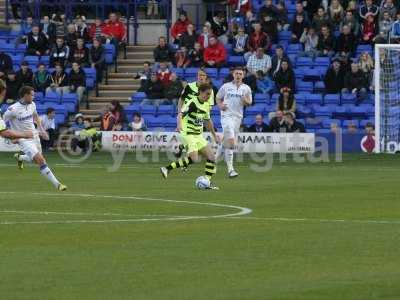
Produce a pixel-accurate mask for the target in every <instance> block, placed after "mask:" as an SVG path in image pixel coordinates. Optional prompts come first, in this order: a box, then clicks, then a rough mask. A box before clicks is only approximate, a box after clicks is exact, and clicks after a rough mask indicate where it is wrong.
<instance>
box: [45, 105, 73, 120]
mask: <svg viewBox="0 0 400 300" xmlns="http://www.w3.org/2000/svg"><path fill="white" fill-rule="evenodd" d="M50 107H51V108H54V110H55V111H56V114H63V115H64V116H65V117H66V116H68V110H67V108H66V107H65V105H63V104H56V103H52V102H50V103H46V102H45V104H44V105H43V109H45V110H47V109H48V108H50Z"/></svg>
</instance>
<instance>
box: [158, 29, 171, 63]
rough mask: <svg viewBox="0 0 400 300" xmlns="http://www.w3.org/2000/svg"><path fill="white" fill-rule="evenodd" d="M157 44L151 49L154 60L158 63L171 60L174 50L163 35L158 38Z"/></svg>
mask: <svg viewBox="0 0 400 300" xmlns="http://www.w3.org/2000/svg"><path fill="white" fill-rule="evenodd" d="M158 41H159V42H158V46H157V47H156V48H155V49H154V50H153V56H154V61H155V62H157V63H159V62H160V61H167V62H169V63H172V62H173V57H174V51H173V50H172V49H171V47H170V46H169V45H168V44H167V40H166V39H165V37H163V36H162V37H160V38H159V39H158Z"/></svg>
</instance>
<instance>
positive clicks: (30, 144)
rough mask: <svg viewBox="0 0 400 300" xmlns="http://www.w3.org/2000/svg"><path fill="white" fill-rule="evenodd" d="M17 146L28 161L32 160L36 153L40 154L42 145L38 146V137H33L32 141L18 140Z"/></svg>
mask: <svg viewBox="0 0 400 300" xmlns="http://www.w3.org/2000/svg"><path fill="white" fill-rule="evenodd" d="M18 144H19V147H20V148H21V151H22V152H24V153H25V154H26V155H28V157H29V159H30V160H33V158H34V157H35V156H36V155H37V154H38V153H42V145H41V144H40V138H39V137H34V138H33V139H20V140H19V142H18Z"/></svg>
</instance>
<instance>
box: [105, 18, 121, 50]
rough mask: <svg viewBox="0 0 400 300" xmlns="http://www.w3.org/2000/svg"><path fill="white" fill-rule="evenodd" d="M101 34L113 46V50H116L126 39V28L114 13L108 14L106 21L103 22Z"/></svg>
mask: <svg viewBox="0 0 400 300" xmlns="http://www.w3.org/2000/svg"><path fill="white" fill-rule="evenodd" d="M103 33H104V35H105V38H106V39H108V40H110V43H111V44H113V45H114V47H115V50H118V48H119V44H120V43H121V42H123V41H124V40H125V38H126V28H125V24H124V23H122V22H121V21H120V20H119V16H118V15H117V14H116V13H110V15H109V18H108V21H107V22H105V25H104V31H103Z"/></svg>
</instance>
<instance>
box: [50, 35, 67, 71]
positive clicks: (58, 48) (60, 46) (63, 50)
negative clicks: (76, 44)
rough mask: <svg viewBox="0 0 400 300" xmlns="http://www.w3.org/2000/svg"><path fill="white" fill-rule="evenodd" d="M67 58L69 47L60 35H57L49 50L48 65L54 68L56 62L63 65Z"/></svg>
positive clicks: (65, 63)
mask: <svg viewBox="0 0 400 300" xmlns="http://www.w3.org/2000/svg"><path fill="white" fill-rule="evenodd" d="M68 58H69V47H68V46H67V45H65V44H64V39H63V38H62V37H57V39H56V43H55V45H54V46H53V47H52V48H51V51H50V67H52V68H54V66H55V64H56V63H59V64H61V65H62V66H63V67H65V66H66V65H67V62H68Z"/></svg>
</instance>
